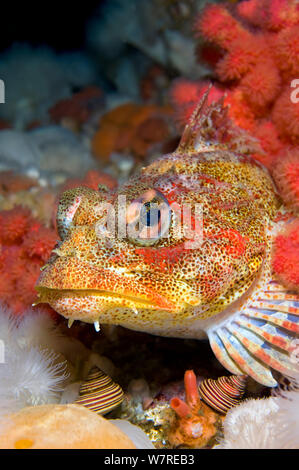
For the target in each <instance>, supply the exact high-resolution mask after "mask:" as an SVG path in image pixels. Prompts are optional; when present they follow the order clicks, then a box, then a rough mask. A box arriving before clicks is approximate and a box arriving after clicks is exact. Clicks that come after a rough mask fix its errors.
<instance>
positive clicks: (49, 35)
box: [0, 0, 109, 52]
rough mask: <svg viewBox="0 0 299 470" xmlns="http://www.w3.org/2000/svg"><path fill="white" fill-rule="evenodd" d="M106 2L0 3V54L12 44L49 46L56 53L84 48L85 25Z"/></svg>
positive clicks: (95, 0) (11, 1)
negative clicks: (26, 43)
mask: <svg viewBox="0 0 299 470" xmlns="http://www.w3.org/2000/svg"><path fill="white" fill-rule="evenodd" d="M107 2H109V0H83V1H80V2H76V1H73V2H69V1H68V2H66V1H63V0H61V1H57V0H50V1H39V2H30V1H29V2H28V1H24V2H14V1H13V0H4V1H3V2H1V12H0V15H1V23H0V52H2V51H4V50H5V49H7V48H8V47H9V46H11V44H12V43H14V42H16V41H18V42H29V43H30V44H32V45H44V44H46V45H49V46H51V47H53V48H54V49H55V50H57V51H64V50H75V49H80V48H83V47H84V42H85V28H86V21H87V20H88V19H89V18H90V17H92V16H93V14H94V13H95V12H96V11H97V8H98V7H99V6H100V5H101V4H104V3H107Z"/></svg>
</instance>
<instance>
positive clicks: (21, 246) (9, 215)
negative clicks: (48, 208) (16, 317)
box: [0, 206, 57, 314]
mask: <svg viewBox="0 0 299 470" xmlns="http://www.w3.org/2000/svg"><path fill="white" fill-rule="evenodd" d="M56 239H57V235H56V233H55V231H54V230H52V229H49V228H46V227H44V226H43V225H42V224H41V223H40V222H39V221H37V220H36V219H34V218H33V217H32V215H31V212H30V210H28V209H25V208H23V207H20V206H16V207H14V208H13V209H11V210H7V211H1V212H0V247H1V254H0V298H1V302H2V303H4V304H6V305H7V306H8V307H9V308H10V309H11V310H12V311H13V312H14V313H15V314H22V313H23V312H24V311H25V310H26V309H27V308H30V307H31V305H32V303H33V302H34V301H35V300H36V291H35V289H34V286H35V283H36V281H37V278H38V276H39V274H40V268H41V267H42V266H43V264H44V263H45V261H46V260H47V259H48V258H49V256H50V253H51V251H52V249H53V248H54V245H55V243H56Z"/></svg>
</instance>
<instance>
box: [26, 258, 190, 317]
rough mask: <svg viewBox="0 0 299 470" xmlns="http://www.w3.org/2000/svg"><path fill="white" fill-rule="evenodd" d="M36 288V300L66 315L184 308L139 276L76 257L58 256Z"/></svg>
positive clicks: (173, 310)
mask: <svg viewBox="0 0 299 470" xmlns="http://www.w3.org/2000/svg"><path fill="white" fill-rule="evenodd" d="M35 288H36V290H37V292H38V294H39V298H38V300H37V302H36V303H48V304H50V305H51V307H52V308H54V310H56V311H57V312H59V313H61V314H62V315H63V316H65V317H68V316H69V312H68V311H70V312H72V315H73V316H75V312H76V311H77V314H78V315H80V316H81V314H80V312H82V311H83V310H84V311H85V312H86V314H85V318H88V316H89V315H88V308H89V309H90V311H92V312H93V313H92V316H94V315H95V314H96V312H100V313H101V314H103V315H104V314H105V313H106V312H107V311H108V310H109V309H110V310H111V309H112V308H118V307H119V308H121V307H124V308H127V309H147V310H152V311H157V310H162V311H165V312H178V311H180V310H181V308H182V305H181V304H178V303H177V302H176V299H171V298H169V296H168V295H165V293H162V292H161V293H159V292H157V289H156V288H155V286H154V285H151V284H150V283H149V282H146V278H142V277H140V275H138V276H136V275H134V274H132V273H129V272H122V273H120V272H115V271H113V270H109V269H107V268H100V267H95V266H93V265H91V264H90V263H87V262H83V261H82V260H78V259H77V258H75V257H72V258H61V257H58V258H57V259H55V260H54V261H53V262H52V263H50V264H49V265H48V266H46V268H45V269H44V270H43V271H42V273H41V275H40V278H39V280H38V281H37V284H36V287H35ZM182 303H183V304H184V305H185V303H184V302H182ZM184 305H183V306H184ZM82 318H83V317H82ZM83 321H85V320H83Z"/></svg>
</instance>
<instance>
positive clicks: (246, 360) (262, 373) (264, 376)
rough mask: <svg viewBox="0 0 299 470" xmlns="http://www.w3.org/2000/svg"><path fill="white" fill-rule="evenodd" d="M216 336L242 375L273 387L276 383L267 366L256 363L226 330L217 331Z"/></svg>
mask: <svg viewBox="0 0 299 470" xmlns="http://www.w3.org/2000/svg"><path fill="white" fill-rule="evenodd" d="M217 334H218V336H219V337H220V339H221V341H222V342H223V344H224V347H225V348H226V350H227V352H228V354H229V355H230V356H231V357H232V358H233V360H234V361H235V362H236V363H237V364H238V365H239V366H240V368H241V370H242V371H243V374H247V375H250V376H251V377H252V378H253V379H254V380H256V381H257V382H260V383H262V384H263V385H266V386H267V387H275V386H276V385H277V382H276V381H275V380H274V379H273V377H272V374H271V371H270V368H269V366H267V365H264V364H261V363H260V362H259V361H257V360H256V359H255V358H254V357H253V356H252V355H251V354H250V353H249V352H248V351H247V349H246V348H245V347H244V346H243V344H242V343H240V342H239V341H238V340H237V339H236V337H235V335H234V334H232V333H231V332H230V331H228V330H227V329H226V328H221V329H219V330H217Z"/></svg>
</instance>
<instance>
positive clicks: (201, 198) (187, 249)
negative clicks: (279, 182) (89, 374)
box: [36, 150, 279, 336]
mask: <svg viewBox="0 0 299 470" xmlns="http://www.w3.org/2000/svg"><path fill="white" fill-rule="evenodd" d="M182 157H183V158H182ZM278 204H279V203H278V200H277V198H276V196H275V191H274V189H273V184H272V181H271V178H270V177H269V175H268V174H267V173H266V172H265V171H264V170H263V169H262V168H261V167H260V166H258V165H257V164H254V163H253V162H252V161H251V160H249V159H248V158H245V157H240V156H237V155H235V154H233V153H232V152H229V151H225V150H221V151H219V150H215V151H206V152H200V153H199V152H196V153H194V154H186V155H183V156H182V155H181V154H180V153H179V152H177V153H173V154H169V155H165V156H163V157H161V158H160V159H158V160H156V161H155V162H154V163H152V164H151V165H149V166H148V167H146V168H144V169H142V170H141V172H140V173H139V174H138V175H137V176H135V177H133V178H131V179H130V180H129V181H128V182H127V183H125V184H124V185H123V186H121V187H120V188H119V189H118V190H116V191H108V190H106V189H105V188H103V187H100V188H99V190H98V191H95V190H92V189H89V188H83V187H81V188H76V189H71V190H68V191H66V192H65V193H64V194H63V195H62V197H61V200H60V203H59V207H58V212H57V227H58V231H59V234H60V237H61V242H60V243H59V246H58V247H57V248H56V249H55V250H54V252H53V254H52V256H51V258H50V260H49V261H48V263H47V265H46V266H45V268H44V269H43V271H42V273H41V276H40V278H39V280H38V283H37V286H36V288H37V291H38V295H39V302H47V303H49V304H50V305H51V306H52V307H53V308H54V309H55V310H56V311H57V312H59V313H61V314H62V315H64V316H65V317H66V318H69V319H71V320H74V319H75V320H81V321H84V322H89V323H93V322H101V323H110V324H119V325H123V326H125V327H128V328H132V329H137V330H142V331H147V332H149V333H151V332H153V333H158V334H159V333H160V334H165V335H166V336H168V335H169V336H172V331H174V329H175V326H174V325H176V324H180V325H181V327H182V328H183V325H184V322H185V321H186V320H187V319H188V318H191V317H193V316H194V315H197V316H198V315H199V316H202V318H208V317H211V316H214V315H216V314H217V313H219V312H220V311H222V310H223V309H224V308H225V307H226V306H227V305H229V304H230V303H231V302H233V301H234V300H236V299H237V298H238V297H239V296H240V295H242V294H243V292H244V291H245V290H246V289H247V288H248V286H249V285H250V284H251V283H252V282H253V280H254V278H255V276H256V275H257V273H258V271H259V269H260V267H261V265H262V262H263V258H264V256H265V252H266V249H267V234H266V228H267V224H268V222H269V220H270V219H271V217H273V215H274V213H275V211H276V209H277V207H278Z"/></svg>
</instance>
